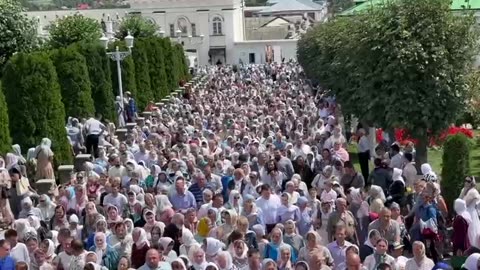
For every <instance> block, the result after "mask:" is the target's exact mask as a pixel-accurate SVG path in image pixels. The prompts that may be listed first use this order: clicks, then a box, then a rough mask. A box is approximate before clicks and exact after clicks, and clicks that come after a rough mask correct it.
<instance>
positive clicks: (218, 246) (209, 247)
mask: <svg viewBox="0 0 480 270" xmlns="http://www.w3.org/2000/svg"><path fill="white" fill-rule="evenodd" d="M224 247H225V245H224V244H223V243H222V242H221V241H220V240H218V239H215V238H213V237H207V238H206V239H204V240H203V244H202V249H203V251H205V259H206V260H207V262H215V257H216V256H217V255H218V253H219V252H220V251H222V249H223V248H224Z"/></svg>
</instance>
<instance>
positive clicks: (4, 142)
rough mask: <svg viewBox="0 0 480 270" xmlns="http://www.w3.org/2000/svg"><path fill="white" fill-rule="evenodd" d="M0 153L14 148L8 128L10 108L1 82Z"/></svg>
mask: <svg viewBox="0 0 480 270" xmlns="http://www.w3.org/2000/svg"><path fill="white" fill-rule="evenodd" d="M0 123H1V124H0V155H5V154H6V153H8V152H10V151H11V150H12V138H11V137H10V131H9V130H8V109H7V103H6V102H5V95H4V94H3V91H2V87H1V84H0Z"/></svg>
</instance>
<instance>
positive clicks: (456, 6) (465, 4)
mask: <svg viewBox="0 0 480 270" xmlns="http://www.w3.org/2000/svg"><path fill="white" fill-rule="evenodd" d="M385 1H388V0H366V1H358V0H357V1H356V2H363V3H360V4H357V5H356V6H354V7H351V8H349V9H347V10H345V11H344V12H342V13H341V14H340V15H342V16H348V15H353V14H355V13H357V12H362V11H365V10H367V9H370V8H372V7H375V6H378V5H381V4H383V3H385ZM451 9H452V10H475V9H480V0H452V4H451Z"/></svg>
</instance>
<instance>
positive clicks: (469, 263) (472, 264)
mask: <svg viewBox="0 0 480 270" xmlns="http://www.w3.org/2000/svg"><path fill="white" fill-rule="evenodd" d="M479 260H480V253H473V254H471V255H470V256H468V258H467V260H466V261H465V263H464V264H463V266H462V267H463V268H465V269H466V270H477V269H478V261H479Z"/></svg>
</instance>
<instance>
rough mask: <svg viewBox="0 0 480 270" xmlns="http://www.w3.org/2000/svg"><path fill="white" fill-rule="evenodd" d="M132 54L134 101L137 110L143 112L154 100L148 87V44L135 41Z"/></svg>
mask: <svg viewBox="0 0 480 270" xmlns="http://www.w3.org/2000/svg"><path fill="white" fill-rule="evenodd" d="M132 54H133V60H134V62H135V74H136V77H137V78H136V82H137V96H136V101H137V106H138V108H139V110H143V109H144V108H146V106H147V105H148V103H149V102H150V101H152V100H154V96H153V92H152V87H151V85H150V80H151V79H150V65H149V61H148V58H149V55H148V42H147V41H145V40H143V39H139V40H135V46H134V47H133V49H132Z"/></svg>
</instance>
